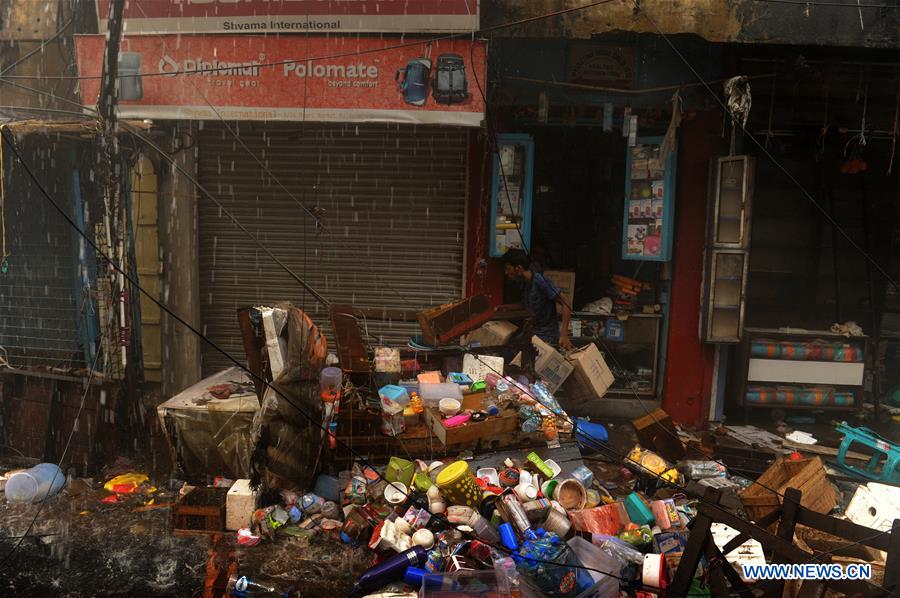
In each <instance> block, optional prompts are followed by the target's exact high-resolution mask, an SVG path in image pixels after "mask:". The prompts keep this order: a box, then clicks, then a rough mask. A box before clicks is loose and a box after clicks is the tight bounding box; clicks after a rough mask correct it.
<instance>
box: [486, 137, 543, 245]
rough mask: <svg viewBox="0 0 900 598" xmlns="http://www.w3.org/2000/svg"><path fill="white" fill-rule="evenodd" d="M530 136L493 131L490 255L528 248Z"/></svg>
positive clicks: (530, 206)
mask: <svg viewBox="0 0 900 598" xmlns="http://www.w3.org/2000/svg"><path fill="white" fill-rule="evenodd" d="M533 179H534V140H533V139H532V137H531V136H530V135H522V134H512V133H504V134H500V135H497V151H496V152H494V173H493V179H492V183H491V222H490V243H491V247H490V255H491V257H501V256H503V254H505V253H506V252H507V251H508V250H510V249H524V250H525V251H529V250H530V248H531V210H532V192H533V185H534V183H533Z"/></svg>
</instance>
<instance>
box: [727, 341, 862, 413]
mask: <svg viewBox="0 0 900 598" xmlns="http://www.w3.org/2000/svg"><path fill="white" fill-rule="evenodd" d="M869 344H870V343H869V338H868V337H867V336H852V337H845V336H843V335H840V334H834V333H832V332H828V331H805V330H804V331H800V330H789V329H788V330H781V329H767V328H746V329H744V337H743V340H742V341H741V344H740V345H739V347H740V350H739V357H740V361H739V366H740V367H741V368H742V375H741V377H740V380H741V385H740V387H741V388H740V391H739V397H738V402H739V404H740V405H741V406H742V407H745V408H748V407H749V408H768V409H778V410H786V409H791V410H795V409H796V410H819V409H829V410H854V409H857V408H859V406H860V405H861V404H862V400H863V393H864V392H865V381H866V375H865V372H866V364H867V363H868V362H869ZM745 413H746V411H745Z"/></svg>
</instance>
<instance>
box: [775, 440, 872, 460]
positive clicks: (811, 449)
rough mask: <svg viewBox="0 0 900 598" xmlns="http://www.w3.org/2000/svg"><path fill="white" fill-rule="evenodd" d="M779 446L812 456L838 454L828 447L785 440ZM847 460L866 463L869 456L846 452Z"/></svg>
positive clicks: (832, 455) (836, 450)
mask: <svg viewBox="0 0 900 598" xmlns="http://www.w3.org/2000/svg"><path fill="white" fill-rule="evenodd" d="M781 445H782V446H783V447H784V448H789V449H794V450H796V451H800V452H806V453H812V454H814V455H828V456H831V457H836V456H837V454H838V449H836V448H832V447H830V446H824V445H821V444H802V443H800V442H792V441H790V440H788V439H787V438H785V439H784V440H783V441H782V443H781ZM847 458H848V459H854V460H856V461H868V460H869V455H864V454H862V453H857V452H854V451H847Z"/></svg>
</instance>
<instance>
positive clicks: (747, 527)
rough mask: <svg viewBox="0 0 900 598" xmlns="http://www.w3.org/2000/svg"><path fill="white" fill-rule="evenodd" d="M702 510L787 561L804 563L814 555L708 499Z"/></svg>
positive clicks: (701, 507)
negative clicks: (776, 552) (747, 535)
mask: <svg viewBox="0 0 900 598" xmlns="http://www.w3.org/2000/svg"><path fill="white" fill-rule="evenodd" d="M802 508H803V507H801V509H802ZM704 511H706V512H707V513H708V514H709V515H711V516H712V517H713V519H714V520H715V521H717V522H720V523H724V524H725V525H727V526H729V527H733V528H734V529H736V530H737V531H738V532H744V533H746V534H749V535H750V537H751V538H753V539H754V540H756V541H757V542H759V543H760V544H762V547H763V549H764V550H775V551H778V553H779V554H781V556H782V557H784V558H785V559H786V560H787V561H788V562H791V563H806V562H808V561H810V560H811V559H812V558H813V556H814V555H812V554H810V553H808V552H806V551H804V550H800V549H799V548H797V547H796V546H794V545H793V544H792V543H790V542H788V541H786V540H783V539H781V538H779V537H778V536H776V535H774V534H770V533H769V532H767V531H766V530H764V529H762V528H760V527H759V526H757V525H754V524H753V523H751V522H749V521H746V520H745V519H742V518H740V517H738V516H737V515H734V514H732V513H730V512H729V511H726V510H725V509H724V508H722V507H720V506H719V505H716V504H710V503H709V501H704V502H703V504H702V505H701V506H700V512H701V513H703V512H704ZM798 523H802V521H800V520H799V519H798ZM691 535H693V530H691Z"/></svg>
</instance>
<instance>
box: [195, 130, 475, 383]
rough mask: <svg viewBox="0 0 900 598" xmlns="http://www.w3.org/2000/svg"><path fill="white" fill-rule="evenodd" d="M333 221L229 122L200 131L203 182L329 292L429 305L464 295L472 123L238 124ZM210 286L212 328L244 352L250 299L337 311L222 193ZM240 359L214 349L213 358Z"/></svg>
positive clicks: (319, 318)
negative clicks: (318, 216)
mask: <svg viewBox="0 0 900 598" xmlns="http://www.w3.org/2000/svg"><path fill="white" fill-rule="evenodd" d="M232 128H233V129H235V132H236V133H238V134H239V135H240V137H241V140H242V141H243V142H244V143H245V144H246V145H247V146H248V147H249V148H250V149H251V150H252V151H253V153H254V154H256V156H258V157H259V158H260V160H262V161H263V162H264V163H265V164H266V167H267V168H268V169H269V170H270V171H271V172H272V173H273V174H274V175H275V177H277V179H278V180H279V181H280V182H281V183H282V184H284V185H285V186H286V187H287V188H288V189H290V191H291V193H293V195H294V196H295V197H296V198H298V199H299V200H300V201H301V202H303V204H304V205H307V206H309V207H314V208H317V209H321V210H323V212H322V220H323V223H324V225H325V226H326V227H327V228H328V230H327V231H324V232H320V233H318V234H317V232H316V228H315V225H314V221H313V219H312V218H311V217H310V216H309V215H307V214H306V213H305V212H304V211H303V209H302V208H300V206H298V205H297V204H296V203H295V202H294V200H293V199H291V198H290V196H289V195H288V194H287V193H285V192H284V191H283V190H282V189H281V188H280V186H279V185H278V184H276V183H275V182H274V181H272V180H270V177H269V176H268V175H266V173H265V172H264V171H263V169H262V168H261V167H260V166H259V164H257V163H256V161H255V160H254V159H253V158H252V157H250V156H249V155H248V154H247V152H246V150H245V149H244V148H242V147H241V146H240V144H239V143H238V142H237V141H236V140H235V139H234V136H233V135H232V134H231V133H230V132H229V131H228V130H226V129H225V127H224V126H223V125H220V124H216V125H211V124H210V123H204V127H203V129H202V130H201V131H200V137H199V175H200V180H201V182H202V183H203V185H204V186H205V187H206V188H207V189H208V190H209V191H210V192H211V193H212V194H213V195H214V196H215V197H216V198H217V199H218V200H219V201H221V202H222V204H223V205H224V206H225V207H226V208H227V209H228V210H229V211H231V212H232V213H233V214H234V215H235V217H236V218H237V219H238V221H240V222H241V223H242V224H243V225H244V226H246V227H247V228H248V229H249V230H250V231H251V232H252V233H253V234H254V235H255V236H256V237H257V238H259V239H260V240H261V241H262V242H263V243H264V244H265V245H266V247H267V248H268V249H269V250H270V251H271V252H272V253H273V254H275V256H277V257H278V258H279V259H280V260H282V261H283V262H284V263H285V264H287V265H288V266H289V267H290V269H291V270H293V271H294V272H295V273H296V274H297V275H298V276H299V277H300V278H302V279H303V280H305V281H307V282H308V283H309V284H310V285H311V286H312V287H313V288H314V289H316V290H317V291H318V292H319V293H320V294H321V295H323V296H324V297H325V298H326V299H327V300H329V301H331V302H333V303H342V304H351V305H354V306H358V307H383V308H387V309H421V308H423V307H427V306H431V305H436V304H440V303H444V302H446V301H448V300H451V299H454V298H458V297H460V296H461V294H462V261H463V245H464V238H463V230H464V210H465V194H466V132H465V130H463V129H455V128H447V127H423V126H412V125H398V124H382V123H373V124H360V125H355V124H318V123H317V124H310V123H304V124H301V123H296V124H278V125H267V124H260V123H240V124H234V125H232ZM199 205H200V208H199V220H200V224H199V227H200V230H199V235H200V266H201V271H200V292H201V298H200V299H201V315H202V319H203V325H204V328H205V332H206V334H207V335H208V336H210V337H211V338H212V339H213V340H214V341H216V342H217V343H219V344H220V346H222V347H223V348H224V349H226V350H227V351H229V352H230V353H232V354H234V355H236V356H241V357H242V356H243V345H242V343H241V341H240V334H239V329H238V322H237V316H236V312H237V310H238V309H240V308H242V307H246V306H250V305H259V304H273V303H277V302H280V301H290V302H292V303H294V304H295V305H297V306H299V307H302V308H304V309H305V310H306V311H307V312H308V313H310V315H311V316H312V317H313V319H314V320H315V321H316V323H317V325H319V326H320V327H321V329H322V330H323V331H326V333H327V334H328V336H329V337H331V340H330V346H331V347H332V348H333V346H334V345H333V335H332V334H331V324H330V322H329V314H328V310H327V308H326V307H325V306H323V305H318V304H317V303H316V302H315V300H314V299H313V298H312V297H311V296H309V295H308V294H307V293H306V292H305V291H304V290H303V289H302V288H301V287H300V285H299V284H297V283H296V282H295V281H294V280H293V279H291V277H290V276H289V275H288V274H287V273H286V272H284V270H282V269H281V268H280V267H279V266H278V265H277V264H275V263H274V261H273V260H272V259H271V258H269V257H268V256H267V255H266V254H265V253H264V252H262V251H261V250H260V249H259V248H258V247H257V246H256V245H255V244H254V243H253V241H252V240H250V239H249V238H248V237H247V235H245V234H244V233H243V232H242V231H241V230H239V229H238V228H237V227H236V226H235V225H234V224H233V223H232V222H231V220H230V219H229V218H228V217H227V216H226V215H225V214H224V213H221V212H220V210H219V209H218V208H217V207H216V205H215V204H214V203H213V202H212V201H210V200H209V199H208V198H203V197H201V198H200V204H199ZM364 325H366V326H367V327H368V332H369V334H370V335H371V336H374V337H376V338H379V339H382V341H383V342H394V343H395V342H405V341H406V340H407V339H408V338H409V336H410V335H411V334H414V333H415V332H416V331H417V330H418V326H417V325H416V324H415V323H410V322H396V321H395V322H391V321H377V322H375V321H369V322H365V323H364ZM227 365H230V364H229V363H228V362H227V361H226V360H225V359H224V358H223V357H222V356H221V355H220V354H219V353H218V352H216V351H214V350H212V349H210V348H209V347H205V348H204V354H203V370H204V373H210V372H213V371H216V370H218V369H221V368H223V367H226V366H227Z"/></svg>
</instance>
